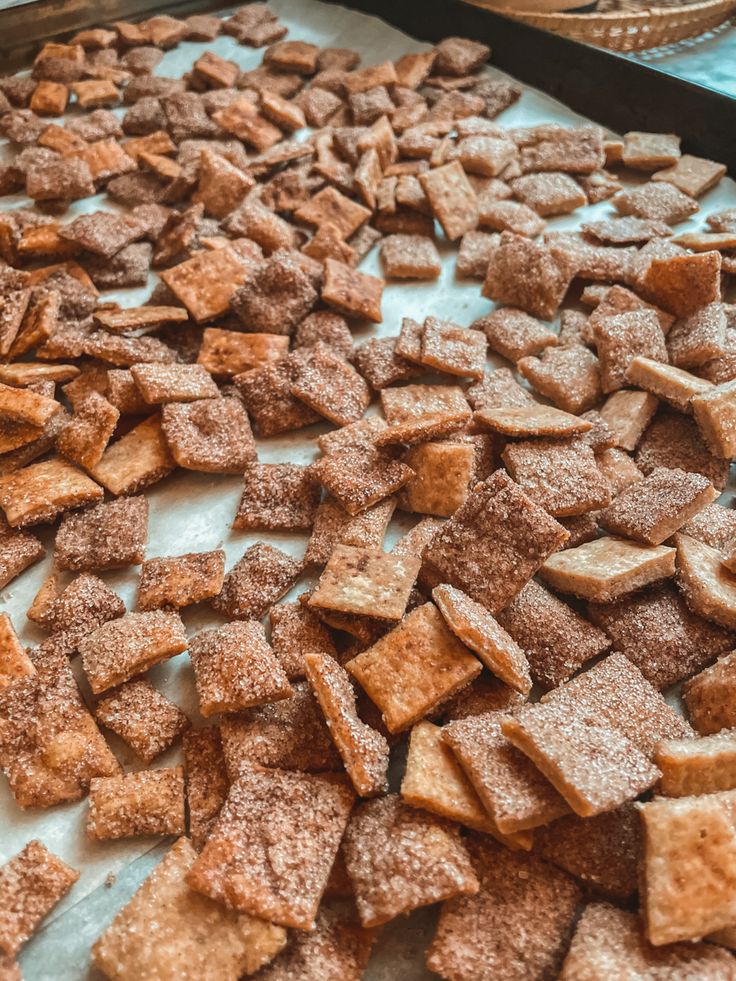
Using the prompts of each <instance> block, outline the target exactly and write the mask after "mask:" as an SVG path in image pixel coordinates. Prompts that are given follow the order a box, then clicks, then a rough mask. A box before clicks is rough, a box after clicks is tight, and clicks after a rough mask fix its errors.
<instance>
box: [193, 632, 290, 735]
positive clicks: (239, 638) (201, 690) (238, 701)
mask: <svg viewBox="0 0 736 981" xmlns="http://www.w3.org/2000/svg"><path fill="white" fill-rule="evenodd" d="M189 655H190V657H191V659H192V665H193V667H194V681H195V684H196V687H197V694H198V696H199V710H200V712H201V713H202V715H203V716H204V717H205V718H208V717H209V716H211V715H219V714H220V713H222V712H237V711H239V710H241V709H246V708H252V707H253V706H254V705H263V704H264V703H267V702H276V701H279V700H280V699H282V698H289V696H290V695H291V686H290V685H289V682H288V679H287V677H286V674H285V673H284V671H283V668H282V667H281V665H280V663H279V661H278V659H277V658H276V656H275V655H274V653H273V651H272V650H271V648H270V646H269V645H268V643H267V642H266V635H265V632H264V630H263V627H262V626H261V624H260V623H258V622H257V621H256V620H247V621H244V622H235V623H226V624H224V626H222V627H218V628H217V629H215V630H205V631H204V632H203V633H200V634H197V636H196V637H194V638H193V639H192V641H191V643H190V644H189Z"/></svg>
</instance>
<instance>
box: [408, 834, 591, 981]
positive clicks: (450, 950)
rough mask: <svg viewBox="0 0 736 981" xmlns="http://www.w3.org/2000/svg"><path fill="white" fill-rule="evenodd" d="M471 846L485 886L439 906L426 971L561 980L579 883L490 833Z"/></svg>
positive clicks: (470, 980) (460, 980) (476, 979)
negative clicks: (559, 974)
mask: <svg viewBox="0 0 736 981" xmlns="http://www.w3.org/2000/svg"><path fill="white" fill-rule="evenodd" d="M467 847H468V851H469V852H470V858H471V861H472V863H473V868H474V869H475V872H476V875H477V877H478V880H479V883H480V889H479V891H478V893H477V895H475V896H458V897H457V898H455V899H452V900H450V902H448V903H445V905H444V906H443V907H442V911H441V913H440V918H439V922H438V924H437V932H436V933H435V936H434V939H433V941H432V944H431V946H430V948H429V951H428V954H427V966H428V967H429V969H430V970H432V971H436V972H437V973H438V974H440V975H441V976H442V977H446V978H452V979H453V981H480V979H481V978H493V979H494V981H517V979H520V978H523V977H527V978H552V977H556V976H557V972H558V970H559V967H560V965H561V963H562V958H563V956H564V952H565V950H566V948H567V944H568V939H569V936H570V933H571V932H572V929H573V924H574V921H575V916H576V914H577V909H578V904H579V902H580V900H581V898H582V897H581V892H580V889H579V888H578V886H577V885H576V883H575V882H574V881H573V880H572V879H571V878H570V877H569V876H568V875H567V874H566V873H565V872H563V871H561V870H560V869H556V868H555V867H554V866H552V865H548V864H547V863H546V862H542V861H541V860H540V859H538V858H536V857H535V856H530V855H522V854H519V853H517V852H510V851H509V850H508V849H506V848H504V847H503V846H500V845H497V844H495V843H494V842H493V841H491V840H490V839H488V838H481V837H480V836H476V835H473V836H471V837H469V838H468V839H467ZM522 951H523V954H521V955H520V952H522ZM520 956H521V957H522V958H523V961H520Z"/></svg>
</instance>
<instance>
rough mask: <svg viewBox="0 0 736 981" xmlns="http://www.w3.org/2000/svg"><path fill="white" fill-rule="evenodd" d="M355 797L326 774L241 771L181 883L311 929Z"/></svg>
mask: <svg viewBox="0 0 736 981" xmlns="http://www.w3.org/2000/svg"><path fill="white" fill-rule="evenodd" d="M354 799H355V798H354V793H353V791H352V789H351V788H348V787H347V786H346V785H345V783H344V782H341V781H338V780H334V779H332V778H330V777H329V776H313V775H310V774H305V773H288V772H286V771H284V770H270V771H266V770H263V771H252V772H246V773H244V774H243V775H242V776H241V777H240V778H239V779H238V780H237V781H236V783H234V784H233V786H232V787H231V788H230V793H229V795H228V798H227V801H226V802H225V805H224V807H223V808H222V811H221V812H220V816H219V818H218V819H217V822H216V824H215V826H214V829H213V831H212V834H211V836H210V838H209V840H208V841H207V844H206V845H205V847H204V849H203V851H202V853H201V855H200V856H199V858H198V859H197V860H196V862H195V863H194V865H193V866H192V868H191V870H190V871H189V873H188V874H187V877H186V881H187V883H188V884H189V885H190V886H191V887H192V888H193V889H196V890H197V891H198V892H201V893H204V895H206V896H209V897H210V898H211V899H217V900H218V901H220V902H224V903H225V905H227V906H228V907H230V908H231V909H236V910H240V911H241V912H249V913H251V915H254V916H258V917H261V918H262V919H266V920H269V921H271V922H273V923H281V924H282V925H284V926H291V927H294V928H296V929H298V930H311V929H313V926H314V919H315V916H316V914H317V909H318V906H319V903H320V900H321V898H322V893H323V892H324V889H325V886H326V884H327V878H328V876H329V873H330V869H331V867H332V863H333V862H334V860H335V855H336V854H337V849H338V846H339V844H340V839H341V838H342V836H343V833H344V831H345V826H346V825H347V822H348V816H349V814H350V810H351V808H352V805H353V801H354ZM274 828H276V829H278V850H279V853H280V855H281V856H282V861H280V862H279V863H278V866H277V867H274V863H273V856H274V843H273V830H274Z"/></svg>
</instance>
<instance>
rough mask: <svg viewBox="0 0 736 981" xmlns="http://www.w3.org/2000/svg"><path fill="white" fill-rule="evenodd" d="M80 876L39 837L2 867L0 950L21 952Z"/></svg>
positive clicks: (11, 952)
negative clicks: (39, 839)
mask: <svg viewBox="0 0 736 981" xmlns="http://www.w3.org/2000/svg"><path fill="white" fill-rule="evenodd" d="M78 878H79V872H77V870H76V869H72V868H70V867H69V866H68V865H66V864H65V863H64V862H62V860H61V859H60V858H57V857H56V855H54V854H52V853H51V852H50V851H49V850H48V849H47V848H46V847H45V846H44V845H43V844H42V843H41V842H40V841H37V840H34V841H29V842H28V844H27V845H26V846H25V848H24V849H23V850H22V851H21V852H19V853H18V854H17V855H15V856H14V857H13V858H11V859H10V861H8V862H6V863H5V865H3V866H0V951H4V952H5V953H6V954H8V955H13V954H17V953H18V951H19V950H20V948H21V947H22V946H23V944H24V943H26V941H27V940H29V939H30V937H31V936H32V934H33V933H34V932H35V930H36V928H37V927H38V925H39V924H40V923H41V921H42V920H43V919H44V917H45V916H47V914H48V913H50V911H51V910H52V909H53V908H54V906H56V904H57V903H58V902H59V901H60V900H61V899H63V898H64V896H65V895H66V894H67V893H68V892H69V890H70V889H71V887H72V886H73V885H74V883H75V882H76V881H77V879H78Z"/></svg>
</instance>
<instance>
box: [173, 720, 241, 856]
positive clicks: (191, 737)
mask: <svg viewBox="0 0 736 981" xmlns="http://www.w3.org/2000/svg"><path fill="white" fill-rule="evenodd" d="M183 748H184V779H185V784H186V794H187V808H188V810H189V834H190V836H191V839H192V844H193V845H194V847H195V848H196V850H197V851H201V850H202V848H203V847H204V844H205V842H206V841H207V838H208V837H209V835H210V831H211V830H212V827H213V825H214V823H215V821H216V820H217V815H218V814H219V813H220V810H221V809H222V805H223V804H224V803H225V800H226V799H227V794H228V790H229V789H230V780H229V778H228V775H227V767H226V766H225V756H224V754H223V752H222V738H221V736H220V729H219V727H218V726H209V727H208V728H206V729H190V730H189V731H188V732H186V733H185V734H184V747H183Z"/></svg>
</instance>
